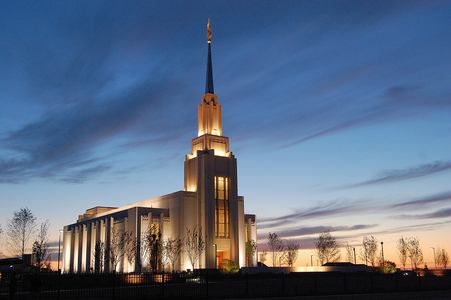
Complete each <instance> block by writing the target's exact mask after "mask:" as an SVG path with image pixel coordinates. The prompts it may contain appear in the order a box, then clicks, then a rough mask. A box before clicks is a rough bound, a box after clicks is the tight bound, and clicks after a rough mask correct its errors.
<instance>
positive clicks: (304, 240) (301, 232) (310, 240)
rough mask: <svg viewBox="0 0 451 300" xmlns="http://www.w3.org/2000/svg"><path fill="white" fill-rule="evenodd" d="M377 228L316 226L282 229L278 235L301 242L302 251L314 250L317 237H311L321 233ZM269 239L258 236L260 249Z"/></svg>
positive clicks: (371, 226)
mask: <svg viewBox="0 0 451 300" xmlns="http://www.w3.org/2000/svg"><path fill="white" fill-rule="evenodd" d="M377 226H378V225H377V224H368V225H365V224H358V225H353V226H316V227H303V228H290V229H281V230H278V231H277V232H276V233H277V235H278V236H279V237H280V238H283V239H289V238H294V239H295V240H297V241H299V243H300V245H301V247H300V249H312V248H314V245H315V241H316V238H317V237H310V236H311V235H319V234H320V233H323V232H325V231H327V230H328V231H330V232H343V231H344V232H352V231H355V230H362V229H371V228H375V227H377ZM259 227H260V226H259ZM258 230H259V231H261V229H260V228H258ZM305 236H308V237H305ZM267 238H268V234H259V235H258V241H259V245H261V246H260V247H262V249H264V248H265V247H267Z"/></svg>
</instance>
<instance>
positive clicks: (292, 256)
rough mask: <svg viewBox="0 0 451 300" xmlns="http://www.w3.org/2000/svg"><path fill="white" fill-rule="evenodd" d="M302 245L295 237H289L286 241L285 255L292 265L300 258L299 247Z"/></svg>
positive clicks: (288, 262)
mask: <svg viewBox="0 0 451 300" xmlns="http://www.w3.org/2000/svg"><path fill="white" fill-rule="evenodd" d="M300 247H301V245H300V244H299V242H297V241H295V240H294V239H289V240H287V241H286V242H285V250H284V255H283V257H284V258H285V261H286V263H287V264H288V265H289V266H290V267H292V266H293V264H294V263H295V262H296V260H297V259H298V254H299V248H300Z"/></svg>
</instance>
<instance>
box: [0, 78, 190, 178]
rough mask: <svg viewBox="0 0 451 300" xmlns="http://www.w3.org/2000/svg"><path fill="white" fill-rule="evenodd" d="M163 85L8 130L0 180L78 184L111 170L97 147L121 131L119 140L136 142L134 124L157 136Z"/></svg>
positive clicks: (86, 104) (161, 120) (65, 109)
mask: <svg viewBox="0 0 451 300" xmlns="http://www.w3.org/2000/svg"><path fill="white" fill-rule="evenodd" d="M167 89H170V88H169V87H168V84H166V83H164V82H153V81H150V82H149V81H145V82H143V83H142V84H140V85H138V86H135V87H133V88H132V89H130V90H129V91H127V93H124V94H123V95H120V96H117V97H114V98H110V99H108V100H107V101H95V100H90V101H83V102H80V103H76V104H69V105H64V106H62V107H61V108H60V109H57V110H55V111H52V112H50V113H48V114H45V115H43V116H42V118H41V119H40V120H38V121H35V122H32V123H29V124H27V125H25V126H23V127H22V128H20V129H18V130H16V131H13V132H9V133H8V134H7V136H6V137H5V138H4V139H3V140H2V148H3V150H4V151H5V150H8V153H13V154H12V155H9V156H8V155H4V156H3V157H0V182H3V183H5V182H21V181H26V180H28V179H30V178H36V177H37V178H57V179H60V180H63V181H66V182H82V181H85V180H87V179H89V177H90V175H94V174H99V173H103V172H106V171H108V170H111V169H112V166H111V165H110V164H111V161H110V162H109V163H105V162H103V161H104V159H105V157H102V156H99V157H98V156H97V155H96V153H95V152H96V149H97V148H98V147H101V146H102V145H105V144H107V143H108V142H109V141H110V140H111V139H112V138H118V137H120V136H121V135H124V134H125V136H126V138H122V140H125V141H126V140H132V141H133V140H136V139H138V140H139V135H138V136H134V135H133V134H131V133H130V131H135V132H136V130H134V128H133V127H134V126H136V123H140V124H139V126H145V127H146V128H147V133H148V137H147V138H149V136H152V135H153V136H157V135H158V134H159V132H158V127H159V126H160V124H162V123H163V124H164V123H165V122H166V121H165V118H164V117H163V116H161V115H160V114H159V113H157V110H158V107H159V106H160V102H162V99H163V98H164V96H163V95H166V94H167ZM179 121H180V122H183V119H180V120H179ZM172 123H177V122H172ZM139 126H138V127H139ZM168 127H169V130H171V131H172V132H171V134H169V136H171V135H172V136H174V135H183V133H181V132H179V131H178V129H177V127H176V126H174V127H172V128H171V126H168ZM127 133H128V135H127ZM135 135H136V133H135ZM119 144H120V143H119ZM162 144H164V143H162ZM128 150H130V148H129V149H128ZM5 152H6V151H5ZM109 152H110V154H111V152H112V149H110V150H109ZM109 158H110V159H111V157H109Z"/></svg>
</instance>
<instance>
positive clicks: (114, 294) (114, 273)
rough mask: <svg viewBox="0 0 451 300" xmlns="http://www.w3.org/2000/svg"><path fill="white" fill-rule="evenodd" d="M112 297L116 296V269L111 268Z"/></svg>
mask: <svg viewBox="0 0 451 300" xmlns="http://www.w3.org/2000/svg"><path fill="white" fill-rule="evenodd" d="M112 276H113V299H115V296H116V270H113V275H112Z"/></svg>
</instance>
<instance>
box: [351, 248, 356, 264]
mask: <svg viewBox="0 0 451 300" xmlns="http://www.w3.org/2000/svg"><path fill="white" fill-rule="evenodd" d="M352 251H354V265H356V264H357V257H356V254H355V247H352Z"/></svg>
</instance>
